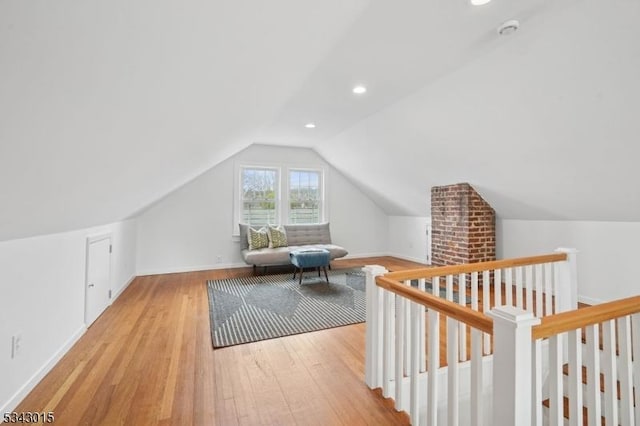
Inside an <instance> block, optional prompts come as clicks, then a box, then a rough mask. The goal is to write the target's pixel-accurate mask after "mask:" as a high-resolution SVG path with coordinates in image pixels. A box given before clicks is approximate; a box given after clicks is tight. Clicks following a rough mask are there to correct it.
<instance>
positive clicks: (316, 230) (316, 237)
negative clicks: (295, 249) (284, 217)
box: [284, 223, 331, 246]
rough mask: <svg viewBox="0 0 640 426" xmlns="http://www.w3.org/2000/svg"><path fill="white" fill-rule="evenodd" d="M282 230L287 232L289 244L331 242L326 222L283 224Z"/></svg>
mask: <svg viewBox="0 0 640 426" xmlns="http://www.w3.org/2000/svg"><path fill="white" fill-rule="evenodd" d="M284 230H285V232H286V233H287V241H288V243H289V245H290V246H300V245H308V244H331V233H330V232H329V224H328V223H314V224H305V225H284Z"/></svg>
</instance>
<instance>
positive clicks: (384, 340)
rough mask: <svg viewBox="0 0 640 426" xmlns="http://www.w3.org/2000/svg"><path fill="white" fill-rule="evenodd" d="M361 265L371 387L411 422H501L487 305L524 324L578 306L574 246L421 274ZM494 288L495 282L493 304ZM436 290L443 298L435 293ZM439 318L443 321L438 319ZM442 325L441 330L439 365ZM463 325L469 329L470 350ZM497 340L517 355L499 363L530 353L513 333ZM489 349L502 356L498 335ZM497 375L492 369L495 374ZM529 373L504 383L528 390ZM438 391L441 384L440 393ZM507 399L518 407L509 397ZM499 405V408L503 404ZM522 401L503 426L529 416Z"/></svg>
mask: <svg viewBox="0 0 640 426" xmlns="http://www.w3.org/2000/svg"><path fill="white" fill-rule="evenodd" d="M364 270H365V272H366V274H367V331H366V361H365V381H366V383H367V385H368V386H369V387H370V388H372V389H375V388H380V389H381V390H382V394H383V396H384V397H386V398H393V399H394V403H395V407H396V409H397V410H398V411H406V412H407V413H409V416H410V419H411V422H412V423H413V424H429V425H438V424H444V423H443V418H444V417H445V415H444V414H445V413H446V423H447V424H449V425H458V424H474V425H481V424H498V423H495V422H494V421H493V420H492V418H493V416H494V415H495V414H494V413H492V412H491V411H490V410H488V409H486V407H488V406H490V404H491V395H490V391H491V387H492V382H493V380H492V377H491V367H492V363H491V357H490V356H489V355H490V354H491V353H492V344H491V336H492V335H493V332H494V326H493V324H494V321H493V319H492V318H491V317H489V316H487V315H485V313H484V312H488V311H489V309H490V308H491V306H502V305H506V306H502V307H501V308H498V310H497V311H496V312H502V313H503V314H504V315H506V318H507V319H509V318H511V317H510V315H511V316H513V315H512V314H514V312H516V313H517V315H516V314H514V315H515V318H516V319H518V320H520V321H521V322H522V324H524V323H525V322H526V321H525V320H527V321H529V324H530V326H531V325H534V324H535V323H536V322H537V321H539V319H538V318H536V317H535V315H538V316H544V315H550V314H552V313H556V312H563V311H567V310H569V309H572V308H575V307H576V306H577V280H576V274H575V271H576V264H575V250H570V249H559V250H558V251H556V253H553V254H549V255H542V256H533V257H526V258H517V259H508V260H500V261H492V262H482V263H474V264H465V265H453V266H444V267H436V268H426V269H419V270H409V271H399V272H388V271H387V270H386V269H385V268H383V267H380V266H377V265H374V266H367V267H365V268H364ZM490 286H493V287H494V292H493V294H494V297H493V300H492V298H491V297H490V289H489V287H490ZM441 287H442V288H441ZM441 290H444V292H445V295H444V296H445V297H440V292H441ZM480 291H482V293H480ZM454 294H457V297H458V300H457V301H454ZM467 300H469V303H467ZM425 307H426V308H427V310H428V316H427V314H426V313H425V309H424V308H425ZM441 315H444V316H445V317H446V321H441V319H440V316H441ZM494 318H495V316H494ZM512 319H513V318H512ZM522 324H520V325H522ZM441 326H442V328H443V329H445V328H446V333H447V337H446V341H447V345H446V354H445V356H444V357H443V359H442V361H441V356H440V330H441ZM444 326H446V327H444ZM467 327H469V328H470V335H471V339H470V340H471V342H470V352H471V355H470V356H469V354H468V353H467V352H468V351H467V347H468V346H469V342H468V341H467V331H466V329H467ZM509 327H511V328H513V326H512V325H507V328H509ZM427 330H428V331H427ZM503 334H504V333H503ZM525 336H526V335H525ZM510 339H511V340H513V341H511V342H510V341H509V340H510ZM527 339H528V340H527ZM502 340H503V344H504V345H505V346H504V348H506V349H504V348H503V349H502V351H501V352H502V353H503V356H506V357H507V358H509V357H511V358H513V359H511V360H510V359H507V360H506V361H505V362H515V360H517V362H518V365H521V363H522V360H523V359H524V358H523V356H526V354H528V355H529V356H531V337H530V335H529V336H526V339H523V337H522V336H520V335H519V338H518V339H515V340H514V337H513V336H511V337H508V338H506V339H505V338H503V339H502ZM522 340H525V341H528V342H529V347H527V345H526V344H525V345H524V346H523V347H524V348H526V349H525V350H524V353H520V352H522V349H518V347H517V345H516V344H515V343H514V342H517V343H518V344H520V343H521V341H522ZM493 346H495V348H496V356H498V357H499V355H497V353H498V350H499V348H498V345H497V339H496V342H494V345H493ZM516 351H517V352H518V353H514V352H516ZM444 358H446V360H445V359H444ZM445 364H446V366H445ZM527 371H529V370H527ZM495 373H496V369H494V370H493V375H494V376H495ZM520 376H523V375H522V374H520ZM531 378H532V377H531V375H530V374H528V375H524V376H523V377H520V379H522V380H516V381H514V382H513V383H511V384H509V386H508V387H510V388H514V386H517V387H518V388H521V387H522V386H525V387H527V389H528V392H529V395H531ZM494 380H495V378H494ZM441 389H446V394H445V393H444V392H443V393H441V392H440V390H441ZM511 399H512V400H513V401H512V402H513V403H514V404H515V402H516V400H514V399H513V395H511ZM494 400H495V399H494ZM498 401H500V406H501V407H502V401H503V400H500V399H498ZM528 401H529V404H527V405H526V406H522V407H515V408H516V409H514V410H513V413H512V416H511V417H510V418H511V419H512V420H511V421H512V422H511V423H508V422H505V423H502V424H516V423H513V421H514V420H513V419H518V420H520V419H521V418H522V417H521V416H522V415H523V414H524V415H526V417H525V418H529V417H530V411H531V404H530V403H531V397H529V398H528ZM487 404H488V405H487ZM462 405H464V407H465V408H464V409H463V408H462ZM467 406H468V409H467V408H466V407H467ZM527 410H528V411H527ZM495 411H496V410H495V409H494V412H495ZM499 411H501V410H499ZM439 420H440V421H439Z"/></svg>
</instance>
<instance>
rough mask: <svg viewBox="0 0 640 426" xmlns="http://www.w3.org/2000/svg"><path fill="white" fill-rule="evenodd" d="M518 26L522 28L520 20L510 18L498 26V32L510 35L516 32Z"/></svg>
mask: <svg viewBox="0 0 640 426" xmlns="http://www.w3.org/2000/svg"><path fill="white" fill-rule="evenodd" d="M518 28H520V22H518V21H516V20H515V19H510V20H508V21H505V22H503V23H502V25H500V26H499V27H498V30H497V31H498V34H500V35H509V34H513V33H515V32H516V31H517V30H518Z"/></svg>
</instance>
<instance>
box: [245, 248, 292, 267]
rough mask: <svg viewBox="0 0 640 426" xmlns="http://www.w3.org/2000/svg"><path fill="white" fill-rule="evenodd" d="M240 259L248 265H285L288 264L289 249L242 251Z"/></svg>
mask: <svg viewBox="0 0 640 426" xmlns="http://www.w3.org/2000/svg"><path fill="white" fill-rule="evenodd" d="M242 258H243V259H244V261H245V262H246V263H248V264H250V265H257V266H268V265H287V264H289V263H290V262H289V247H279V248H263V249H258V250H242Z"/></svg>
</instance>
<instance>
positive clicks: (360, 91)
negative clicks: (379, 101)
mask: <svg viewBox="0 0 640 426" xmlns="http://www.w3.org/2000/svg"><path fill="white" fill-rule="evenodd" d="M366 92H367V88H366V87H364V86H356V87H354V88H353V93H355V94H356V95H362V94H363V93H366Z"/></svg>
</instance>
